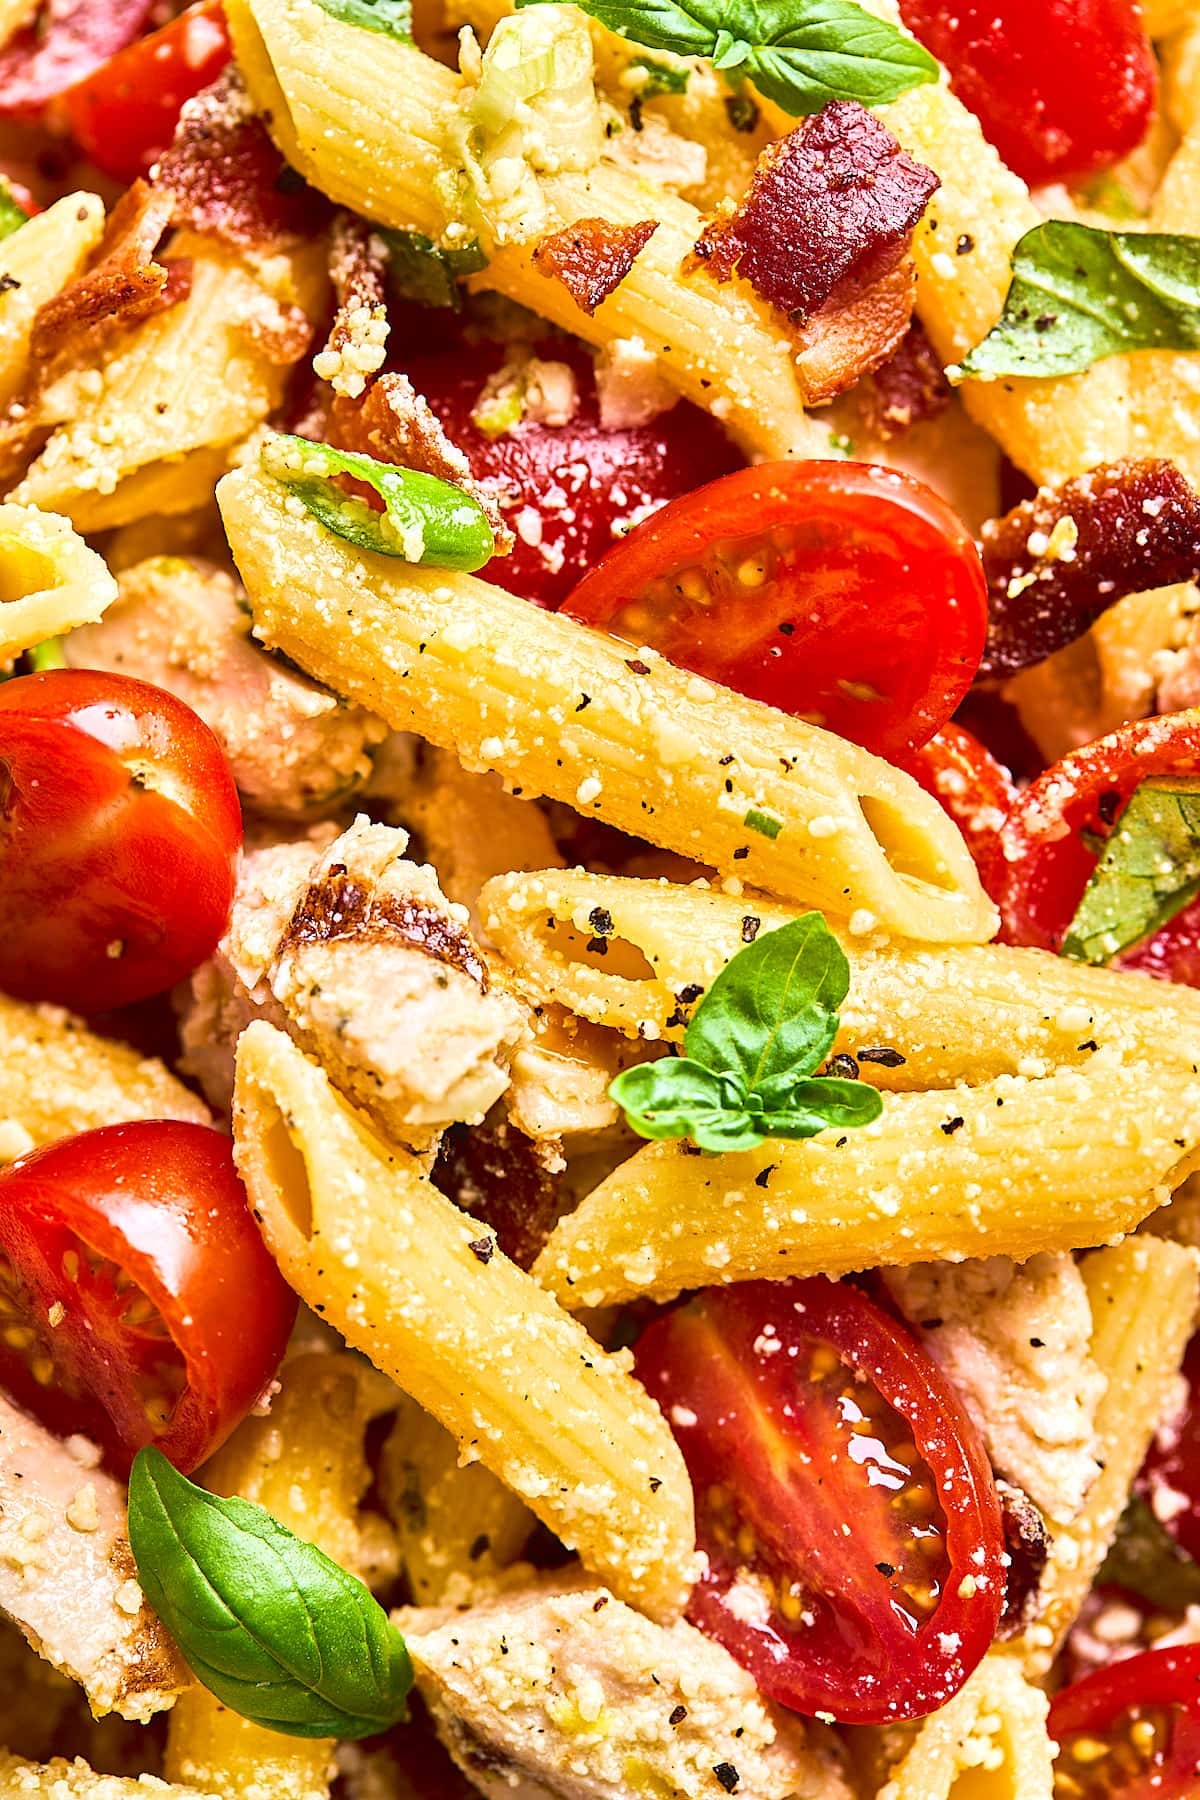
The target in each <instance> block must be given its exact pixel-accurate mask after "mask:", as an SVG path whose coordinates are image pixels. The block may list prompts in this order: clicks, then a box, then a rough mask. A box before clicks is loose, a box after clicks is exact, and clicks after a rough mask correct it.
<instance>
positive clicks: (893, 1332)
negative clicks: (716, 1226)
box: [634, 1277, 1004, 1723]
mask: <svg viewBox="0 0 1200 1800" xmlns="http://www.w3.org/2000/svg"><path fill="white" fill-rule="evenodd" d="M634 1355H635V1359H636V1364H637V1373H638V1376H639V1377H640V1379H641V1381H642V1382H643V1383H644V1384H645V1386H646V1387H647V1388H648V1390H649V1391H650V1393H651V1394H652V1395H653V1396H654V1398H655V1399H656V1400H657V1401H658V1403H659V1405H660V1406H661V1407H662V1409H663V1412H664V1413H665V1415H666V1418H667V1421H668V1423H669V1424H670V1426H671V1429H672V1431H673V1432H674V1434H675V1437H676V1439H677V1440H678V1442H679V1445H680V1448H681V1449H682V1451H683V1455H684V1459H685V1461H686V1463H687V1466H688V1471H689V1473H690V1474H691V1477H692V1486H693V1488H694V1490H695V1494H696V1509H697V1519H696V1529H697V1542H698V1544H699V1546H700V1548H701V1549H702V1550H703V1551H704V1552H705V1553H706V1555H707V1558H708V1566H707V1568H706V1570H705V1573H704V1574H703V1575H702V1576H701V1578H700V1582H699V1584H698V1586H697V1587H696V1589H695V1591H694V1593H693V1596H692V1603H691V1609H690V1617H691V1619H692V1621H693V1623H694V1624H696V1625H698V1626H699V1627H700V1629H701V1630H702V1631H705V1632H707V1633H708V1635H709V1636H710V1637H713V1638H715V1639H716V1640H717V1641H718V1642H719V1643H721V1644H724V1646H725V1648H726V1649H727V1650H728V1651H730V1652H731V1654H732V1655H733V1656H735V1657H736V1658H737V1660H738V1662H740V1663H741V1664H742V1665H743V1667H744V1668H747V1669H749V1671H750V1673H751V1674H752V1675H753V1676H754V1679H755V1680H756V1681H757V1683H758V1685H759V1687H760V1688H761V1689H762V1691H763V1692H764V1693H765V1694H767V1695H769V1696H770V1698H771V1699H773V1700H777V1701H779V1702H780V1703H781V1704H782V1705H784V1706H789V1707H792V1708H794V1709H795V1710H796V1711H797V1712H802V1713H809V1714H812V1713H831V1714H832V1715H833V1716H834V1718H835V1719H840V1720H846V1721H851V1722H855V1723H880V1722H881V1721H884V1720H888V1719H912V1718H919V1717H920V1716H922V1715H923V1714H925V1713H928V1712H931V1711H933V1709H934V1708H935V1707H938V1706H941V1705H943V1704H944V1703H945V1701H947V1700H949V1699H950V1697H951V1695H953V1694H955V1693H957V1692H958V1690H959V1688H960V1687H961V1686H962V1684H963V1682H964V1681H965V1680H966V1679H967V1677H968V1675H969V1674H970V1673H971V1671H972V1669H973V1668H974V1667H975V1665H976V1664H977V1663H978V1662H979V1659H980V1658H981V1657H982V1656H983V1654H984V1652H985V1651H986V1650H987V1648H988V1646H989V1644H990V1643H991V1641H992V1637H993V1634H994V1632H995V1629H996V1623H997V1620H998V1618H999V1616H1000V1606H1001V1602H1002V1600H1003V1597H1004V1573H1003V1567H1002V1562H1001V1558H1002V1556H1003V1553H1004V1538H1003V1531H1002V1527H1001V1520H1000V1507H999V1503H998V1501H997V1498H996V1489H995V1484H994V1482H993V1480H992V1473H991V1470H990V1468H989V1466H988V1461H987V1457H986V1455H985V1454H984V1451H983V1446H982V1444H981V1443H980V1440H979V1436H978V1434H977V1432H976V1430H975V1428H974V1426H973V1425H972V1423H971V1421H970V1420H969V1419H968V1417H967V1415H966V1413H965V1412H964V1410H963V1407H962V1403H961V1402H960V1400H959V1399H958V1396H957V1395H956V1394H955V1392H954V1390H953V1389H952V1388H951V1386H950V1384H949V1382H948V1381H947V1380H946V1378H945V1376H943V1375H942V1374H941V1372H940V1370H939V1369H938V1368H937V1367H936V1366H935V1365H934V1364H933V1363H932V1362H931V1361H930V1360H929V1358H928V1357H927V1356H926V1355H925V1353H924V1352H923V1351H922V1350H921V1349H920V1348H919V1347H918V1345H917V1344H916V1343H915V1342H914V1341H913V1339H912V1338H911V1336H910V1335H909V1334H908V1332H907V1331H906V1330H905V1329H904V1327H903V1326H902V1325H900V1324H898V1323H897V1322H896V1321H894V1320H892V1319H890V1318H889V1317H888V1316H887V1315H886V1314H885V1313H883V1312H881V1311H880V1309H879V1308H878V1307H876V1306H875V1305H873V1304H872V1302H871V1301H870V1300H868V1299H867V1298H866V1296H865V1295H864V1294H863V1293H861V1292H860V1291H859V1290H858V1289H857V1288H855V1287H852V1286H850V1285H849V1284H848V1283H835V1282H832V1281H826V1280H825V1279H824V1278H822V1277H816V1278H814V1279H812V1280H809V1281H781V1282H774V1281H752V1282H746V1283H744V1284H741V1285H738V1286H736V1287H728V1288H710V1289H708V1290H706V1291H705V1292H704V1293H702V1294H700V1295H699V1296H698V1297H697V1298H696V1299H694V1300H691V1301H689V1302H687V1304H686V1305H683V1306H681V1307H677V1308H676V1309H675V1310H674V1311H672V1312H670V1313H667V1314H666V1315H665V1317H663V1318H661V1319H658V1320H656V1322H655V1323H654V1324H653V1325H651V1326H650V1328H649V1329H648V1330H647V1331H646V1332H645V1333H644V1335H643V1336H642V1337H641V1339H640V1340H639V1342H638V1344H637V1346H636V1348H635V1352H634Z"/></svg>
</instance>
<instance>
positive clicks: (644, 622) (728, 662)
mask: <svg viewBox="0 0 1200 1800" xmlns="http://www.w3.org/2000/svg"><path fill="white" fill-rule="evenodd" d="M561 610H562V611H563V612H567V613H570V614H571V616H572V617H573V618H576V619H582V620H583V622H584V623H585V624H587V625H597V626H601V627H603V628H604V629H605V630H608V631H611V632H613V633H614V634H615V635H616V636H617V637H620V638H626V639H628V640H629V642H630V643H633V644H649V645H650V646H652V648H654V649H656V650H660V651H661V652H662V654H663V655H664V656H666V657H668V658H669V659H670V660H671V661H672V662H675V663H681V664H682V665H683V667H684V668H686V669H694V670H695V671H696V672H697V674H699V675H706V676H708V677H710V678H711V679H712V680H714V681H721V682H724V683H725V685H726V686H727V687H731V688H736V689H737V690H738V691H739V692H740V693H743V694H748V695H749V696H750V697H751V699H754V700H765V701H767V702H768V703H769V704H770V705H772V706H777V707H779V708H781V709H782V711H784V712H789V713H795V714H798V715H800V716H801V717H803V718H807V719H811V720H812V721H813V722H814V723H815V724H818V725H824V726H827V727H828V729H829V730H830V731H836V732H838V733H839V734H840V736H842V737H847V738H852V739H853V740H854V742H855V743H858V744H865V745H866V747H867V749H868V750H874V751H877V752H878V754H879V755H881V756H890V757H900V756H903V755H905V754H906V753H907V752H909V751H911V750H913V749H915V748H916V747H917V745H919V744H923V743H925V742H926V741H927V740H928V739H929V738H931V737H932V736H933V734H934V732H935V731H937V730H938V729H939V727H940V726H942V725H944V724H945V722H946V720H947V719H948V718H949V717H950V715H951V713H952V712H953V711H954V709H955V707H956V706H957V705H958V703H959V701H960V700H961V699H962V697H963V695H964V694H965V693H966V691H967V689H968V688H969V687H970V685H971V679H972V677H973V676H974V674H975V670H976V669H977V668H978V666H979V659H980V656H981V655H982V653H983V641H984V634H985V631H986V628H987V593H986V589H985V584H984V578H983V569H982V565H981V564H980V561H979V553H978V551H977V550H976V548H975V545H974V543H973V542H972V540H971V537H970V534H969V533H968V532H967V530H966V528H965V526H963V525H962V524H961V523H960V521H959V520H958V519H957V518H956V517H955V515H954V513H952V512H951V510H950V508H949V507H948V506H947V505H946V504H945V502H944V501H942V500H940V499H939V498H938V496H937V495H936V494H934V493H931V492H930V490H929V489H928V488H927V487H923V486H922V484H921V483H920V482H919V481H914V480H913V479H912V478H911V477H910V476H908V475H901V474H898V473H897V472H896V471H895V470H894V469H880V468H875V467H873V466H872V465H870V464H867V463H849V462H778V463H764V464H762V465H761V466H760V467H758V468H754V469H739V470H738V472H737V473H736V474H734V475H726V476H724V477H723V478H722V479H721V480H720V481H714V482H711V483H710V484H709V485H708V486H707V487H703V488H699V489H698V490H697V491H696V492H695V493H691V494H685V495H683V496H682V497H681V498H680V499H678V500H674V501H672V502H671V503H670V504H669V505H667V506H664V507H663V508H662V510H661V511H660V512H657V513H655V514H654V516H653V517H652V518H649V519H647V520H646V521H645V522H644V523H643V524H641V525H638V526H636V527H635V528H634V530H632V531H631V532H630V533H629V536H628V537H627V538H625V539H624V541H623V542H622V543H619V544H617V545H615V546H614V547H613V548H612V549H611V550H610V551H609V552H608V555H607V556H606V557H605V558H604V559H603V561H602V562H601V563H600V564H599V565H598V566H597V567H596V568H595V569H593V570H592V572H591V573H590V574H589V575H586V576H585V577H584V579H583V580H582V581H581V582H580V584H579V586H578V587H577V588H576V589H575V591H574V593H573V594H571V595H570V597H569V598H568V600H567V601H566V602H565V604H564V605H563V607H562V609H561Z"/></svg>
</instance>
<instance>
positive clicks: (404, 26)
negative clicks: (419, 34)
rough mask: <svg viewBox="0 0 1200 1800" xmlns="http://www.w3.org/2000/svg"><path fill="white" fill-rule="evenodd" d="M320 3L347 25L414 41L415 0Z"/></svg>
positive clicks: (325, 0) (329, 0) (326, 0)
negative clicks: (413, 6) (413, 11)
mask: <svg viewBox="0 0 1200 1800" xmlns="http://www.w3.org/2000/svg"><path fill="white" fill-rule="evenodd" d="M317 5H318V6H319V7H321V9H322V10H323V11H324V12H327V13H329V14H330V16H331V17H332V18H335V19H340V20H341V21H342V23H343V24H344V25H361V26H362V28H363V30H364V31H378V32H380V33H382V35H383V36H384V37H394V38H399V39H400V42H401V43H402V44H411V43H412V41H413V29H412V0H317Z"/></svg>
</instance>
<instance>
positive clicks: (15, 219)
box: [0, 175, 29, 238]
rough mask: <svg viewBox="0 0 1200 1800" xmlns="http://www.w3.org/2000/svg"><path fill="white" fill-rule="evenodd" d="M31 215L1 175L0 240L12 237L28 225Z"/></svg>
mask: <svg viewBox="0 0 1200 1800" xmlns="http://www.w3.org/2000/svg"><path fill="white" fill-rule="evenodd" d="M28 220H29V214H28V213H27V212H26V211H25V208H24V207H23V206H22V205H21V203H20V201H19V200H18V199H17V197H16V195H15V194H14V193H13V191H12V189H11V188H10V187H9V185H8V183H7V181H5V179H4V177H3V176H2V175H0V238H6V237H11V236H12V234H13V232H14V231H19V230H20V229H21V227H22V225H25V224H27V223H28Z"/></svg>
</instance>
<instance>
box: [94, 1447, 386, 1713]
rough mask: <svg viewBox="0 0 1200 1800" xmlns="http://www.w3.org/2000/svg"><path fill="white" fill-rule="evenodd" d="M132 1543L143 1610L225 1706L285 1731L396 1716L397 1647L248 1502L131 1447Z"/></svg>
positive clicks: (327, 1563)
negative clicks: (210, 1489) (221, 1494)
mask: <svg viewBox="0 0 1200 1800" xmlns="http://www.w3.org/2000/svg"><path fill="white" fill-rule="evenodd" d="M129 1541H130V1544H131V1545H132V1547H133V1555H134V1560H135V1561H136V1563H137V1571H138V1580H139V1581H140V1582H141V1585H142V1589H143V1591H144V1593H145V1595H146V1598H147V1600H148V1601H149V1602H150V1605H151V1606H152V1607H153V1608H154V1610H155V1612H156V1613H157V1614H158V1616H159V1618H160V1619H161V1620H162V1621H163V1624H164V1625H165V1626H166V1627H167V1630H168V1631H169V1632H170V1633H171V1635H172V1637H173V1638H174V1639H175V1641H176V1643H177V1644H178V1645H179V1648H180V1651H181V1652H182V1654H183V1657H184V1660H185V1661H186V1662H187V1664H188V1666H189V1667H190V1668H191V1670H192V1672H193V1674H194V1675H195V1676H196V1678H197V1680H198V1681H201V1682H203V1684H204V1686H205V1687H206V1688H208V1689H209V1690H210V1692H212V1693H214V1694H215V1695H216V1696H217V1699H218V1700H220V1701H221V1702H222V1704H223V1705H225V1706H228V1707H229V1708H230V1709H231V1710H232V1711H233V1712H236V1713H239V1714H240V1715H241V1716H242V1717H243V1718H245V1719H252V1720H253V1721H254V1723H255V1724H257V1725H263V1726H265V1727H266V1728H267V1729H268V1730H270V1731H278V1732H282V1733H284V1734H285V1735H286V1736H288V1737H304V1738H317V1737H338V1738H361V1737H368V1736H371V1735H372V1734H374V1733H375V1732H379V1731H386V1730H387V1729H388V1727H389V1726H391V1725H394V1724H395V1723H396V1722H397V1720H399V1719H402V1718H404V1717H405V1716H406V1706H405V1697H406V1695H407V1694H408V1690H409V1688H410V1687H411V1686H412V1666H411V1664H410V1662H409V1658H408V1651H407V1650H406V1649H405V1645H404V1639H403V1638H402V1637H401V1635H400V1633H399V1632H398V1631H397V1630H396V1628H395V1627H394V1626H393V1625H391V1624H390V1623H389V1621H388V1617H387V1614H386V1613H385V1612H384V1610H383V1608H382V1607H381V1606H380V1605H379V1604H378V1602H377V1601H376V1600H374V1599H373V1598H372V1596H371V1594H370V1592H369V1591H368V1589H367V1588H366V1587H364V1586H363V1584H362V1582H361V1581H357V1580H355V1578H354V1576H352V1575H348V1574H347V1573H346V1571H345V1569H342V1568H339V1567H338V1565H337V1563H335V1562H333V1561H332V1560H331V1559H330V1558H329V1557H328V1556H326V1555H325V1554H324V1553H323V1552H322V1551H320V1550H318V1549H317V1547H316V1545H315V1544H307V1543H305V1542H304V1541H303V1539H301V1538H298V1537H295V1536H294V1535H293V1533H292V1532H290V1531H288V1530H287V1529H286V1528H285V1527H284V1526H282V1525H281V1524H280V1523H279V1521H278V1520H277V1519H273V1518H272V1517H271V1515H270V1513H269V1512H266V1511H265V1510H264V1508H263V1507H261V1506H254V1505H252V1504H251V1502H250V1501H248V1500H222V1499H219V1498H218V1497H217V1496H216V1495H215V1494H209V1493H207V1492H206V1491H205V1490H204V1489H203V1488H200V1487H196V1486H195V1484H194V1483H193V1482H190V1481H188V1480H187V1478H186V1476H183V1475H180V1474H179V1472H178V1471H177V1470H176V1469H174V1468H173V1467H172V1465H171V1464H170V1463H169V1462H168V1461H167V1459H166V1457H165V1456H163V1455H162V1453H161V1452H160V1451H158V1450H153V1449H151V1450H141V1451H139V1452H138V1455H137V1457H136V1459H135V1461H134V1465H133V1472H132V1474H131V1475H130V1478H129Z"/></svg>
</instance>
